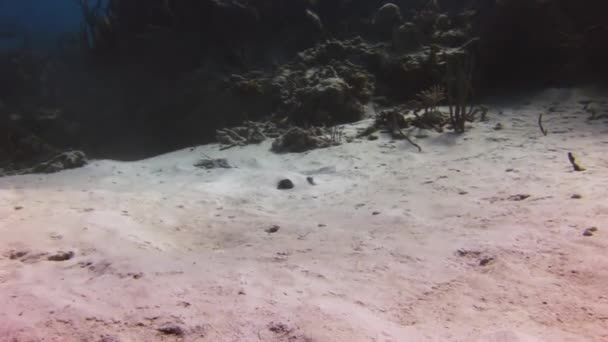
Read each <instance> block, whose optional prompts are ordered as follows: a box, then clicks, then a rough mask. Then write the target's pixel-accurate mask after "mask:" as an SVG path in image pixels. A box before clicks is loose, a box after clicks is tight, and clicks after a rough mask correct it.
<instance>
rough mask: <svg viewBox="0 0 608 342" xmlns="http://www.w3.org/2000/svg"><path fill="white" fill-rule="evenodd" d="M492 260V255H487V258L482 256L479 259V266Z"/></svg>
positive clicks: (485, 264)
mask: <svg viewBox="0 0 608 342" xmlns="http://www.w3.org/2000/svg"><path fill="white" fill-rule="evenodd" d="M492 261H494V258H492V257H488V258H483V259H481V260H479V266H487V265H489V264H490V263H491V262H492Z"/></svg>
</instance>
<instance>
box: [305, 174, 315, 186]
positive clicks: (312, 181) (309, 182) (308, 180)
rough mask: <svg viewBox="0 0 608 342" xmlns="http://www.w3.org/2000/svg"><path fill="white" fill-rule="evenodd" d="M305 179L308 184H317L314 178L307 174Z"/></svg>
mask: <svg viewBox="0 0 608 342" xmlns="http://www.w3.org/2000/svg"><path fill="white" fill-rule="evenodd" d="M306 181H307V182H308V184H310V185H317V184H316V183H315V179H314V178H312V176H308V177H306Z"/></svg>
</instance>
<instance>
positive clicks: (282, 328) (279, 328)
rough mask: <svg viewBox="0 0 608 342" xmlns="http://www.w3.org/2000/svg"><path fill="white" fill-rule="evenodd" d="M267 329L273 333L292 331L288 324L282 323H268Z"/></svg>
mask: <svg viewBox="0 0 608 342" xmlns="http://www.w3.org/2000/svg"><path fill="white" fill-rule="evenodd" d="M268 330H270V331H272V332H273V333H275V334H289V333H291V332H292V331H293V329H291V328H290V327H289V326H287V325H286V324H284V323H274V322H273V323H270V324H269V325H268Z"/></svg>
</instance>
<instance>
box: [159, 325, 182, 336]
mask: <svg viewBox="0 0 608 342" xmlns="http://www.w3.org/2000/svg"><path fill="white" fill-rule="evenodd" d="M158 331H160V332H161V333H163V334H165V335H175V336H183V335H184V329H182V328H181V327H180V326H178V325H166V326H164V327H162V328H159V329H158Z"/></svg>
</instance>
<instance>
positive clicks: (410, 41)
mask: <svg viewBox="0 0 608 342" xmlns="http://www.w3.org/2000/svg"><path fill="white" fill-rule="evenodd" d="M423 42H424V37H423V35H422V33H421V32H420V30H418V28H417V27H416V25H414V24H412V23H405V24H403V25H401V26H399V28H398V29H396V30H395V32H394V33H393V49H395V51H396V52H397V53H407V52H412V51H416V50H418V49H420V47H421V46H422V44H423Z"/></svg>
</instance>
